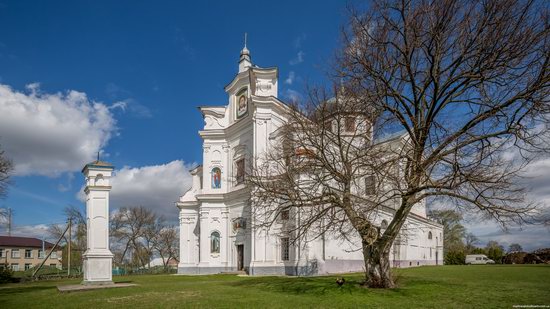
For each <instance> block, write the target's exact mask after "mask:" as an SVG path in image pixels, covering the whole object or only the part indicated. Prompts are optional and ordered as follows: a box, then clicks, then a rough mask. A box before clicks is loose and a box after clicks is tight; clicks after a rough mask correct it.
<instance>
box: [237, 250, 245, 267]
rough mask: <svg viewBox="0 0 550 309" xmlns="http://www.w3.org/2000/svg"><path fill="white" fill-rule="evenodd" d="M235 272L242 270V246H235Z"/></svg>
mask: <svg viewBox="0 0 550 309" xmlns="http://www.w3.org/2000/svg"><path fill="white" fill-rule="evenodd" d="M237 270H244V245H237Z"/></svg>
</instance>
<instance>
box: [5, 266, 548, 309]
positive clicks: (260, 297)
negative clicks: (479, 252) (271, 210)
mask: <svg viewBox="0 0 550 309" xmlns="http://www.w3.org/2000/svg"><path fill="white" fill-rule="evenodd" d="M395 272H396V274H397V276H398V278H399V279H398V283H399V288H397V289H393V290H372V289H364V288H362V287H360V286H359V285H358V283H359V282H360V280H361V275H360V274H351V275H345V276H344V278H346V280H347V282H346V284H345V285H344V286H343V287H341V288H339V287H338V286H337V285H336V284H335V283H334V280H335V278H336V277H335V276H327V277H300V278H294V277H238V276H235V275H212V276H176V275H144V276H130V277H124V276H123V277H115V281H126V282H129V281H131V282H133V283H137V284H138V285H139V286H136V287H129V288H117V289H106V290H95V291H85V292H74V293H66V294H61V293H59V292H58V291H57V289H56V285H59V284H74V283H78V282H79V280H70V281H69V280H66V281H44V282H37V283H20V284H8V285H0V307H1V308H170V307H173V308H175V307H179V308H181V307H206V308H212V307H218V308H239V307H241V308H265V307H276V308H277V307H279V308H300V307H309V308H340V307H343V308H357V307H362V308H366V307H370V308H372V307H376V308H474V307H475V308H512V305H550V266H537V265H487V266H439V267H418V268H410V269H399V270H396V271H395Z"/></svg>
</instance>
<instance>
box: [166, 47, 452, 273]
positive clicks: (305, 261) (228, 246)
mask: <svg viewBox="0 0 550 309" xmlns="http://www.w3.org/2000/svg"><path fill="white" fill-rule="evenodd" d="M277 90H278V69H277V68H276V67H271V68H260V67H258V66H256V65H253V64H252V62H251V58H250V52H249V51H248V49H247V48H246V46H245V47H244V49H243V50H242V51H241V54H240V61H239V71H238V73H237V75H236V76H235V78H234V79H233V80H232V81H231V82H230V83H229V84H228V85H227V86H225V92H226V93H227V96H228V102H227V104H226V105H221V106H201V107H199V109H200V111H201V113H202V116H203V118H204V122H205V125H204V129H202V130H201V131H199V135H200V136H201V138H202V139H203V162H202V165H199V166H198V167H196V168H194V169H193V170H191V174H192V176H193V185H192V187H191V189H190V190H189V191H187V192H186V193H185V194H184V195H183V196H182V197H180V199H179V201H177V202H176V206H177V207H178V208H179V212H180V213H179V222H180V261H179V264H178V273H179V274H214V273H220V272H234V271H244V272H246V273H248V274H249V275H264V274H273V275H285V274H286V275H317V274H328V273H344V272H357V271H362V270H363V269H364V262H363V256H362V253H361V250H357V249H358V248H359V247H360V243H356V244H353V243H349V242H346V241H343V240H337V239H336V237H334V239H331V237H328V236H327V237H322V238H319V239H318V240H315V241H313V242H310V243H307V244H301V245H293V244H292V243H291V242H290V241H289V239H288V238H285V237H280V234H278V233H270V232H269V231H268V232H267V233H263V232H261V231H259V230H256V229H255V228H254V226H253V225H252V224H251V220H253V218H251V217H250V213H251V212H250V209H251V207H253V205H251V198H250V194H249V192H250V190H249V189H248V188H246V185H245V184H244V176H245V166H247V165H248V163H249V162H247V160H250V159H251V158H257V157H259V156H260V155H261V154H262V153H264V152H265V151H269V149H268V145H269V140H270V138H271V137H272V135H273V132H274V131H275V130H276V129H277V128H279V127H280V126H281V125H282V124H283V123H284V111H285V108H286V106H285V103H284V102H282V101H281V100H280V99H279V98H278V97H277V94H278V91H277ZM399 139H400V137H398V138H396V139H395V140H396V141H399ZM391 218H392V212H391V211H390V210H381V211H380V212H379V215H378V218H377V224H379V226H381V227H382V228H383V227H384V226H385V225H387V224H388V222H390V220H391ZM283 219H285V218H283ZM405 227H406V231H407V232H406V233H407V235H406V237H398V239H396V241H395V242H394V244H393V246H392V250H391V253H390V261H391V263H392V265H393V267H411V266H420V265H442V264H443V227H442V226H441V225H440V224H438V223H436V222H434V221H431V220H429V219H428V218H427V216H426V207H425V204H420V205H417V206H415V208H414V209H413V210H412V212H411V214H410V215H409V217H408V219H407V222H406V223H405Z"/></svg>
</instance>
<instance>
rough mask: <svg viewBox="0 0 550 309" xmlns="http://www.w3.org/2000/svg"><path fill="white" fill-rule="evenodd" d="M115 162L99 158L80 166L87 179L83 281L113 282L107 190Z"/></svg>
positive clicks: (86, 282)
mask: <svg viewBox="0 0 550 309" xmlns="http://www.w3.org/2000/svg"><path fill="white" fill-rule="evenodd" d="M113 170H114V166H113V165H111V164H110V163H107V162H103V161H100V160H99V155H98V159H97V160H96V161H94V162H91V163H88V164H86V166H84V168H83V169H82V173H83V174H84V177H85V180H86V187H85V188H84V192H85V193H86V227H87V229H86V236H87V244H86V252H85V253H84V255H83V257H84V261H83V266H84V281H83V282H82V283H83V284H98V285H104V284H113V278H112V267H113V265H112V264H113V254H112V253H111V250H109V191H111V184H110V178H111V176H112V173H113Z"/></svg>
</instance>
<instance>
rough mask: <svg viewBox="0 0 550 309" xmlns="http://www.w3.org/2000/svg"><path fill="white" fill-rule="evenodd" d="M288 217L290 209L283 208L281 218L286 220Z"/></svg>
mask: <svg viewBox="0 0 550 309" xmlns="http://www.w3.org/2000/svg"><path fill="white" fill-rule="evenodd" d="M288 219H290V210H288V209H285V210H281V220H285V221H286V220H288Z"/></svg>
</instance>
